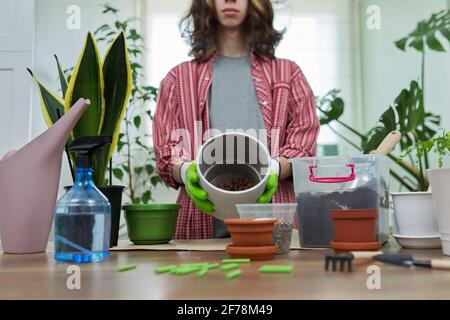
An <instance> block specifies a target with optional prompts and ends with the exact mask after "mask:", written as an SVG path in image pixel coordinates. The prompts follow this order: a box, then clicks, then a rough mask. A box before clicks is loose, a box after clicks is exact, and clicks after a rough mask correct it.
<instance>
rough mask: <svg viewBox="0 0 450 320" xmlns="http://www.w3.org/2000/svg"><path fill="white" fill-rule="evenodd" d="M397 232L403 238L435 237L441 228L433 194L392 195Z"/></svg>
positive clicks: (404, 193) (410, 193) (409, 193)
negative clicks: (435, 210)
mask: <svg viewBox="0 0 450 320" xmlns="http://www.w3.org/2000/svg"><path fill="white" fill-rule="evenodd" d="M391 195H392V199H393V201H394V216H395V221H396V224H397V228H398V230H397V232H396V233H398V234H400V235H402V236H435V235H439V228H438V225H437V222H436V217H435V214H434V210H433V197H432V194H431V192H396V193H391Z"/></svg>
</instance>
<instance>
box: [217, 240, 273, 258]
mask: <svg viewBox="0 0 450 320" xmlns="http://www.w3.org/2000/svg"><path fill="white" fill-rule="evenodd" d="M226 250H227V253H228V254H229V255H230V257H231V258H233V259H242V258H249V259H250V260H271V259H273V256H274V255H275V253H277V252H278V246H277V245H276V244H274V245H270V246H260V247H236V246H233V245H228V246H227V248H226Z"/></svg>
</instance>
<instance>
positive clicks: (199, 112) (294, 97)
mask: <svg viewBox="0 0 450 320" xmlns="http://www.w3.org/2000/svg"><path fill="white" fill-rule="evenodd" d="M217 56H218V55H217V53H216V54H215V55H213V56H212V57H211V58H210V59H209V60H207V61H206V62H203V63H197V62H195V61H194V60H192V61H187V62H184V63H181V64H179V65H178V66H176V67H175V68H173V69H172V70H171V71H170V72H169V73H168V74H167V76H166V77H165V78H164V79H163V81H162V82H161V86H160V90H159V94H158V98H157V106H156V112H155V116H154V119H153V144H154V149H155V154H156V163H157V170H158V173H159V175H160V176H161V179H162V180H163V181H165V182H166V183H167V184H168V185H169V186H171V187H173V188H175V189H178V188H180V184H179V183H177V182H176V181H175V180H174V179H173V176H172V169H173V166H174V165H175V164H176V163H178V162H180V161H192V160H194V158H195V156H196V151H197V150H198V148H199V147H200V146H201V144H202V142H204V140H205V139H207V137H204V133H205V131H206V130H208V129H209V106H208V103H209V102H208V100H209V99H208V92H209V88H210V86H211V83H212V66H213V62H214V60H215V59H216V58H217ZM251 66H252V67H251V68H252V78H253V83H254V86H255V90H256V95H257V98H258V101H259V105H260V107H261V112H262V115H263V120H264V125H265V128H266V130H267V145H268V147H269V151H270V152H271V155H272V157H273V158H276V157H279V156H281V157H285V158H288V159H290V158H299V157H307V156H313V155H315V153H316V140H317V136H318V133H319V121H318V117H317V114H316V106H315V98H314V94H313V92H312V90H311V88H310V86H309V84H308V82H307V80H306V78H305V76H304V75H303V73H302V71H301V70H300V68H299V67H298V66H297V65H296V64H295V63H294V62H293V61H290V60H286V59H278V58H275V59H268V58H264V57H259V56H258V55H256V54H255V53H254V52H252V53H251ZM186 137H187V138H186ZM177 202H178V203H180V204H181V209H180V213H179V215H178V220H177V227H176V232H175V236H174V238H175V239H205V238H212V237H214V228H213V219H212V218H211V217H210V216H208V215H206V214H204V213H202V212H201V211H199V210H198V209H196V207H195V206H194V204H193V202H192V201H191V200H190V198H189V197H188V195H187V193H186V190H185V188H184V186H181V189H180V193H179V196H178V200H177ZM272 202H274V203H287V202H295V196H294V190H293V184H292V178H290V179H286V180H282V181H280V184H279V187H278V190H277V192H276V194H275V195H274V197H273V199H272Z"/></svg>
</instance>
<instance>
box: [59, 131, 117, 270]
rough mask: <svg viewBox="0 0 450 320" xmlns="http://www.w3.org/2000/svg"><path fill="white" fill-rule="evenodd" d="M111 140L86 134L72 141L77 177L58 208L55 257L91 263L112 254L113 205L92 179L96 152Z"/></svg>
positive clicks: (71, 261)
mask: <svg viewBox="0 0 450 320" xmlns="http://www.w3.org/2000/svg"><path fill="white" fill-rule="evenodd" d="M108 143H111V137H110V136H86V137H80V138H78V139H76V140H75V141H73V142H72V144H71V145H70V146H69V151H73V152H76V178H75V183H74V185H73V187H72V188H70V190H69V191H68V192H67V193H66V194H65V195H64V196H62V197H61V199H60V200H59V201H58V203H57V205H56V210H55V230H54V233H55V256H54V257H55V260H57V261H64V262H69V263H88V262H99V261H103V260H105V259H106V258H107V257H108V256H109V234H110V232H111V205H110V203H109V201H108V199H107V198H106V197H105V196H104V195H103V194H102V193H101V192H100V191H99V190H98V189H97V188H96V186H95V185H94V181H93V180H92V176H93V170H92V163H91V160H92V155H93V154H94V153H95V151H96V150H97V149H98V148H100V147H101V146H103V145H105V144H108Z"/></svg>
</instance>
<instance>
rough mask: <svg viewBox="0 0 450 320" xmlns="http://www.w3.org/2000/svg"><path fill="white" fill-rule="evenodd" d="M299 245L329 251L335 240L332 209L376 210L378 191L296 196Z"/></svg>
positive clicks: (366, 190) (351, 191)
mask: <svg viewBox="0 0 450 320" xmlns="http://www.w3.org/2000/svg"><path fill="white" fill-rule="evenodd" d="M297 202H298V217H299V232H300V245H301V246H302V247H329V246H330V241H332V240H333V239H334V232H333V225H332V219H331V217H330V210H331V209H374V208H379V206H380V204H381V203H382V202H383V201H380V199H379V195H378V192H377V190H373V189H365V188H364V189H363V188H361V189H355V190H349V191H335V192H314V193H312V192H306V193H299V194H297Z"/></svg>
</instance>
